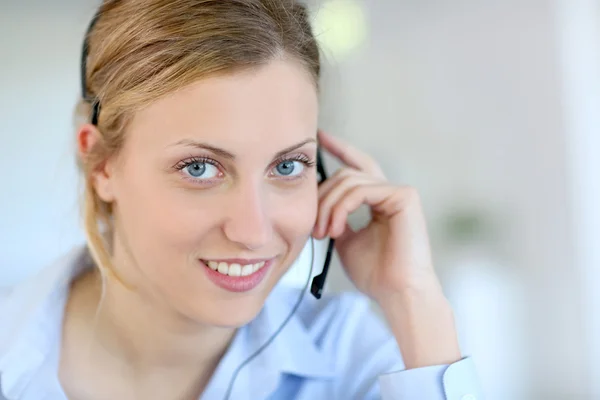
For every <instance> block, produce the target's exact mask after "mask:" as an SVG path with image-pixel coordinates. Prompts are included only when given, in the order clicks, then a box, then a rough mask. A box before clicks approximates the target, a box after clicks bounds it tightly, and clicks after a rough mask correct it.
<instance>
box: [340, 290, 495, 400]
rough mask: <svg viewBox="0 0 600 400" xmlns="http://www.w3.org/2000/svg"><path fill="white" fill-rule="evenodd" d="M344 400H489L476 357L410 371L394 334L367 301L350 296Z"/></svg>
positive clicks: (343, 339) (343, 314)
mask: <svg viewBox="0 0 600 400" xmlns="http://www.w3.org/2000/svg"><path fill="white" fill-rule="evenodd" d="M336 314H337V316H338V318H339V319H338V321H337V328H338V334H337V335H336V339H335V343H336V347H337V348H336V350H335V352H336V354H337V357H336V359H337V362H338V367H339V368H340V369H341V371H343V372H342V374H341V376H343V378H342V379H340V381H339V385H338V386H337V388H336V397H335V398H340V399H342V398H343V399H361V400H416V399H418V400H484V393H483V390H482V388H481V385H480V381H479V378H478V376H477V371H476V367H475V363H474V361H473V359H472V358H471V357H465V358H463V359H462V360H460V361H458V362H456V363H454V364H450V365H437V366H431V367H424V368H415V369H410V370H407V369H406V368H405V366H404V363H403V360H402V356H401V353H400V349H399V348H398V345H397V342H396V340H395V338H394V337H393V335H392V334H391V332H390V331H389V329H388V328H387V327H386V325H385V324H384V322H383V319H382V318H380V317H379V316H378V315H377V314H376V313H375V312H374V311H373V309H372V308H371V307H370V303H369V302H368V300H366V299H364V298H360V297H358V298H357V297H354V296H352V297H348V296H347V297H345V298H344V299H343V300H342V301H341V302H340V303H339V304H338V310H337V313H336Z"/></svg>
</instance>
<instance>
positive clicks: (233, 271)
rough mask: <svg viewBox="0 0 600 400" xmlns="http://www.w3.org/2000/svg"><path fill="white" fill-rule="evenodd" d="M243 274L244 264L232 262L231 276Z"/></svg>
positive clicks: (230, 267)
mask: <svg viewBox="0 0 600 400" xmlns="http://www.w3.org/2000/svg"><path fill="white" fill-rule="evenodd" d="M241 274H242V266H241V265H240V264H231V265H230V266H229V276H240V275H241Z"/></svg>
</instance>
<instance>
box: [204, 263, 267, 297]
mask: <svg viewBox="0 0 600 400" xmlns="http://www.w3.org/2000/svg"><path fill="white" fill-rule="evenodd" d="M274 260H275V259H274V258H270V259H256V260H248V259H227V260H210V261H223V262H227V263H231V264H233V263H238V264H242V265H246V264H255V263H259V262H262V261H264V262H265V265H264V266H263V267H262V268H261V269H259V270H258V271H256V272H253V273H252V274H250V275H246V276H229V275H223V274H222V273H220V272H217V271H213V270H212V269H210V268H209V267H208V265H206V263H205V262H204V261H202V260H198V261H200V264H202V267H203V269H204V271H205V272H206V275H207V276H208V278H209V279H210V280H211V281H212V282H213V283H214V284H215V285H217V286H219V287H220V288H222V289H225V290H227V291H229V292H234V293H241V292H248V291H250V290H252V289H254V288H255V287H257V286H258V285H260V283H261V282H262V281H263V280H264V278H265V276H267V273H268V272H269V269H270V268H271V266H272V264H273V262H274Z"/></svg>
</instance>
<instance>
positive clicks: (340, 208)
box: [328, 184, 397, 238]
mask: <svg viewBox="0 0 600 400" xmlns="http://www.w3.org/2000/svg"><path fill="white" fill-rule="evenodd" d="M396 191H397V190H396V188H395V187H393V186H390V185H387V184H370V185H359V186H354V187H352V188H350V189H348V190H347V191H346V192H345V193H344V194H343V196H342V197H341V198H340V199H339V201H338V202H337V203H336V204H335V205H334V206H333V209H332V210H331V221H329V227H328V231H329V235H330V236H331V237H332V238H337V237H339V236H341V235H343V234H344V233H345V231H346V225H347V221H348V216H349V215H350V214H352V213H353V212H354V211H356V210H357V209H358V208H359V207H360V206H361V205H363V204H367V205H371V206H372V205H377V204H381V203H384V202H386V200H388V199H390V198H392V197H393V196H394V195H395V193H396Z"/></svg>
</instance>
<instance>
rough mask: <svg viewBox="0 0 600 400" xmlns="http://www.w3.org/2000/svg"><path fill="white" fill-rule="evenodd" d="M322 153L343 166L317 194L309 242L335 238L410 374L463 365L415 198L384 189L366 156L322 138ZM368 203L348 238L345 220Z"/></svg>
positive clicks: (388, 187) (399, 189)
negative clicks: (366, 218)
mask: <svg viewBox="0 0 600 400" xmlns="http://www.w3.org/2000/svg"><path fill="white" fill-rule="evenodd" d="M319 141H320V144H321V146H322V148H323V149H324V150H326V151H328V152H329V153H331V154H332V155H333V156H335V157H337V158H338V159H339V160H340V161H341V162H342V163H343V164H344V167H343V168H341V169H340V170H339V171H337V172H336V173H335V174H334V175H333V176H332V177H331V178H329V179H327V180H326V181H325V182H323V183H322V184H321V185H320V187H319V213H318V216H317V223H316V225H315V228H314V232H313V236H314V237H315V238H318V239H321V238H324V237H326V236H330V237H332V238H334V239H336V250H337V252H338V254H339V256H340V260H341V262H342V265H343V267H344V269H345V270H346V272H347V274H348V276H349V277H350V279H351V280H352V282H353V283H354V285H355V286H356V287H357V288H358V290H360V291H361V292H363V293H364V294H366V295H367V296H369V297H371V298H372V299H374V300H375V301H376V302H377V303H378V304H379V306H380V307H381V308H382V310H383V312H384V314H385V316H386V318H387V320H388V323H389V325H390V327H391V329H392V330H393V332H394V336H395V337H396V339H397V341H398V344H399V346H400V349H401V351H402V354H403V358H404V363H405V365H406V366H407V368H416V367H420V366H427V365H437V364H447V363H451V362H454V361H457V360H459V359H460V350H459V348H458V339H457V334H456V329H455V327H454V319H453V315H452V312H451V308H450V305H449V304H448V302H447V300H446V298H445V297H444V295H443V292H442V288H441V285H440V284H439V281H438V278H437V276H436V274H435V271H434V268H433V263H432V258H431V250H430V245H429V237H428V234H427V227H426V223H425V219H424V216H423V212H422V210H421V203H420V200H419V196H418V194H417V192H416V191H415V190H414V189H413V188H410V187H403V186H396V185H393V184H391V183H389V182H388V181H387V180H386V179H385V176H384V174H383V172H382V170H381V168H380V167H379V165H378V164H377V163H376V162H375V161H374V160H373V159H372V158H371V157H369V156H368V155H366V154H364V153H363V152H361V151H359V150H358V149H356V148H354V147H352V146H351V145H349V144H347V143H345V142H343V141H342V140H340V139H337V138H334V137H332V136H330V135H327V134H325V133H322V132H319ZM363 204H366V205H367V206H368V207H369V209H370V213H371V220H370V222H369V224H368V225H367V226H366V227H364V228H362V229H360V230H358V231H356V232H355V231H353V230H352V229H351V227H350V226H349V225H348V223H347V219H348V216H349V215H350V214H351V213H352V212H354V211H356V210H357V209H358V208H359V207H360V206H361V205H363Z"/></svg>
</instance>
